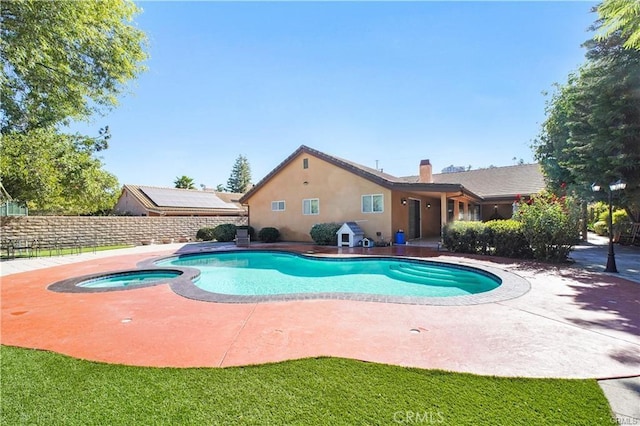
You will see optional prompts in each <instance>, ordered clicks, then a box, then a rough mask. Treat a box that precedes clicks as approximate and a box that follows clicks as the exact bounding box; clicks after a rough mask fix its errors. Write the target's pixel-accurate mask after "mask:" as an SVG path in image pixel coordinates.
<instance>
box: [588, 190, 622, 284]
mask: <svg viewBox="0 0 640 426" xmlns="http://www.w3.org/2000/svg"><path fill="white" fill-rule="evenodd" d="M626 187H627V184H626V183H625V182H623V181H622V180H618V181H617V182H614V183H611V184H609V191H608V192H609V254H608V255H607V267H606V268H605V269H604V271H605V272H615V273H617V272H618V268H617V267H616V255H615V253H614V252H613V191H622V190H623V189H625V188H626ZM600 189H601V188H600V185H598V184H597V183H594V184H593V185H591V190H592V191H594V192H598V191H600Z"/></svg>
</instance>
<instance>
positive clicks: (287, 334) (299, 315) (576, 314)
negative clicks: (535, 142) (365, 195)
mask: <svg viewBox="0 0 640 426" xmlns="http://www.w3.org/2000/svg"><path fill="white" fill-rule="evenodd" d="M270 247H272V246H270ZM161 248H162V247H159V249H161ZM279 248H283V246H279ZM287 248H289V249H296V250H298V251H307V250H309V246H288V247H287ZM314 249H316V250H326V251H327V252H334V253H335V252H336V251H337V250H338V249H335V248H323V249H320V248H317V247H314ZM360 250H361V249H360ZM395 250H402V252H403V254H404V255H410V256H423V257H436V258H438V257H440V256H442V257H441V258H443V259H455V260H457V261H459V262H463V263H465V264H470V265H479V266H482V265H491V266H493V267H499V268H503V269H506V270H509V271H511V272H514V273H516V274H518V275H520V276H522V277H524V278H525V279H527V280H529V281H530V283H531V286H532V287H531V290H530V291H529V292H528V293H526V294H525V295H523V296H521V297H519V298H516V299H512V300H507V301H502V302H497V303H488V304H482V305H473V306H425V305H401V304H389V303H376V302H358V301H348V300H307V301H292V302H275V303H252V304H223V303H208V302H201V301H194V300H189V299H186V298H183V297H180V296H178V295H176V294H175V293H173V292H172V291H171V289H170V288H169V286H168V285H159V286H155V287H147V288H139V289H133V290H127V291H115V292H108V293H94V294H87V293H82V294H69V293H54V292H51V291H48V290H47V286H48V285H49V284H51V283H53V282H56V281H59V280H62V279H66V278H71V277H74V276H78V275H85V274H91V273H97V272H103V271H111V270H116V269H126V268H133V267H135V266H136V264H137V263H138V262H140V261H142V260H145V259H149V258H152V257H155V256H157V255H166V254H170V252H167V251H166V250H164V251H162V250H160V251H158V252H156V253H143V254H131V255H126V256H113V257H107V258H100V259H95V260H91V261H85V262H81V263H74V264H69V265H63V266H56V267H52V268H46V269H40V270H35V271H31V272H23V273H18V274H12V275H8V276H4V277H2V286H1V287H2V289H1V290H2V291H1V295H2V299H1V305H2V306H1V311H2V316H1V319H2V323H1V335H0V343H2V344H5V345H13V346H20V347H27V348H38V349H46V350H51V351H55V352H59V353H63V354H66V355H70V356H73V357H77V358H83V359H88V360H94V361H102V362H108V363H120V364H127V365H138V366H157V367H164V366H172V367H226V366H239V365H247V364H259V363H265V362H275V361H282V360H287V359H296V358H303V357H315V356H337V357H346V358H353V359H359V360H365V361H372V362H381V363H389V364H397V365H403V366H414V367H421V368H440V369H445V370H452V371H461V372H471V373H476V374H485V375H498V376H525V377H567V378H605V377H621V376H631V375H638V374H639V373H640V336H639V334H640V333H639V331H640V285H639V284H637V283H633V282H631V281H627V280H624V279H621V278H617V277H612V276H607V275H603V274H599V273H591V272H585V271H582V270H580V269H576V268H571V267H568V266H560V267H556V266H551V265H546V264H536V263H532V262H515V261H505V260H501V261H497V260H495V259H480V258H470V257H457V258H456V257H454V256H451V255H444V254H443V253H438V252H435V251H433V250H431V249H426V248H421V247H409V246H407V247H404V246H403V247H398V248H376V249H372V250H369V251H368V252H367V253H370V254H381V253H388V252H393V251H395ZM344 251H348V250H344ZM351 251H352V252H353V251H356V252H357V251H358V249H355V250H351ZM500 262H503V263H500ZM412 330H414V331H412ZM415 330H419V331H420V332H419V333H416V332H415Z"/></svg>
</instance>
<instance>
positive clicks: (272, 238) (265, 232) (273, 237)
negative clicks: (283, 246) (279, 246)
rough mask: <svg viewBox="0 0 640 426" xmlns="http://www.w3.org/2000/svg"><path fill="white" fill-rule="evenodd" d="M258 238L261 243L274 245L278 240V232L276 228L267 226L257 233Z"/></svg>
mask: <svg viewBox="0 0 640 426" xmlns="http://www.w3.org/2000/svg"><path fill="white" fill-rule="evenodd" d="M258 238H259V239H260V241H262V242H263V243H275V242H276V241H278V238H280V231H278V229H277V228H272V227H270V226H267V227H265V228H262V229H261V230H260V232H258Z"/></svg>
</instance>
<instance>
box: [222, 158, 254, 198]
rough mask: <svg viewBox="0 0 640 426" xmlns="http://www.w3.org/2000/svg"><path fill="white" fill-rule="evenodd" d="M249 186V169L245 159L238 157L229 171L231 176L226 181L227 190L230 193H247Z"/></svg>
mask: <svg viewBox="0 0 640 426" xmlns="http://www.w3.org/2000/svg"><path fill="white" fill-rule="evenodd" d="M250 185H251V167H250V166H249V161H248V160H247V157H245V156H243V155H240V156H238V158H236V162H235V164H234V165H233V169H232V170H231V176H229V180H227V189H228V190H229V191H230V192H247V190H248V189H249V186H250Z"/></svg>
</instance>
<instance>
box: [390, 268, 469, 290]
mask: <svg viewBox="0 0 640 426" xmlns="http://www.w3.org/2000/svg"><path fill="white" fill-rule="evenodd" d="M413 272H414V273H411V272H408V271H404V270H401V269H389V271H388V272H387V276H389V277H391V278H394V279H397V280H401V281H407V282H410V283H414V284H423V285H424V284H426V285H432V286H440V287H461V286H462V287H465V288H470V287H474V286H478V285H481V283H480V282H478V280H476V279H473V278H472V279H467V278H465V279H458V278H455V277H453V276H451V275H450V276H448V277H447V276H426V275H416V274H415V271H413Z"/></svg>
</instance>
